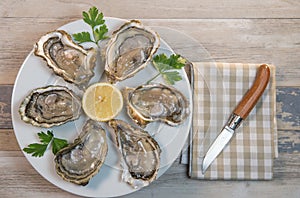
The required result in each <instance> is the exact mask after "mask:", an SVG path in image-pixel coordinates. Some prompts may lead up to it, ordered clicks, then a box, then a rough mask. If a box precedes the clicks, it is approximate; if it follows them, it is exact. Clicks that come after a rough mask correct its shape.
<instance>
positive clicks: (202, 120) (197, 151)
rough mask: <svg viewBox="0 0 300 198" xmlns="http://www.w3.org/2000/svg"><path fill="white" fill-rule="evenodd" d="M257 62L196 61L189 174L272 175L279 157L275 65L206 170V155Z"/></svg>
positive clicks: (248, 84)
mask: <svg viewBox="0 0 300 198" xmlns="http://www.w3.org/2000/svg"><path fill="white" fill-rule="evenodd" d="M258 67H259V65H258V64H232V63H194V114H193V132H192V133H191V138H192V143H191V146H190V162H189V163H190V171H189V173H190V177H191V178H198V179H225V180H230V179H233V180H235V179H237V180H269V179H272V168H273V159H274V157H277V155H278V153H277V128H276V117H275V115H276V112H275V106H276V103H275V97H276V95H275V67H273V66H270V69H271V78H270V82H269V84H268V86H267V88H266V90H265V92H264V94H263V95H262V97H261V99H260V100H259V101H258V103H257V105H256V106H255V107H254V109H253V110H252V111H251V113H250V114H249V116H248V118H247V119H246V120H244V121H243V123H242V125H241V126H240V127H239V128H238V129H237V130H236V133H235V135H234V136H233V138H232V140H231V142H230V143H229V144H228V145H227V147H225V149H224V150H223V152H222V153H221V154H220V155H219V156H218V157H217V158H216V159H215V160H214V161H213V163H212V164H211V166H210V167H209V168H208V170H207V171H206V172H205V174H204V175H203V174H202V170H201V165H202V160H203V156H204V155H205V153H206V151H207V150H208V148H209V145H210V144H211V143H212V142H213V141H214V139H215V138H216V137H217V135H218V134H219V133H220V131H221V129H222V128H223V126H224V125H225V124H226V123H227V120H228V118H229V116H230V115H231V113H232V111H233V110H234V108H235V107H236V105H237V104H238V103H239V101H240V100H241V99H242V98H243V95H244V94H245V93H246V92H247V90H248V89H249V88H250V87H251V85H252V83H253V81H254V79H255V77H256V71H257V68H258Z"/></svg>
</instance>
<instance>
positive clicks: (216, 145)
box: [202, 64, 270, 174]
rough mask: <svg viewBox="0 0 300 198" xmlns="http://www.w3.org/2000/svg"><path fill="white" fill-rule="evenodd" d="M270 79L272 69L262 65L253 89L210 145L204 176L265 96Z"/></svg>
mask: <svg viewBox="0 0 300 198" xmlns="http://www.w3.org/2000/svg"><path fill="white" fill-rule="evenodd" d="M269 79H270V68H269V66H268V65H267V64H263V65H260V67H259V68H258V71H257V74H256V78H255V81H254V82H253V85H252V87H251V88H250V89H249V90H248V92H247V93H246V94H245V95H244V97H243V99H242V100H241V101H240V103H239V104H238V105H237V106H236V108H235V110H234V111H233V113H232V114H231V116H230V118H229V119H228V122H227V123H226V125H225V127H224V128H223V129H222V131H221V133H220V134H219V135H218V136H217V138H216V139H215V140H214V142H213V143H212V144H211V145H210V147H209V149H208V151H207V153H206V154H205V156H204V159H203V161H202V174H204V173H205V171H206V170H207V169H208V167H209V166H210V165H211V163H212V162H213V161H214V159H215V158H217V157H218V155H219V154H220V153H221V152H222V150H223V149H224V148H225V147H226V145H227V144H228V143H229V142H230V140H231V139H232V137H233V134H234V132H235V130H236V129H237V128H238V127H239V126H240V124H241V122H242V121H243V120H245V119H246V118H247V116H248V115H249V113H250V111H251V110H252V109H253V107H254V106H255V105H256V103H257V101H258V99H259V98H260V96H261V95H262V94H263V92H264V90H265V88H266V86H267V84H268V82H269Z"/></svg>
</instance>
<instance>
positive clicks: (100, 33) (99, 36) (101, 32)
mask: <svg viewBox="0 0 300 198" xmlns="http://www.w3.org/2000/svg"><path fill="white" fill-rule="evenodd" d="M107 32H108V29H107V27H106V25H102V26H100V27H99V28H96V29H95V31H94V37H95V41H96V42H98V41H100V40H103V39H106V38H108V36H105V34H106V33H107Z"/></svg>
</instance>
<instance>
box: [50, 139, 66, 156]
mask: <svg viewBox="0 0 300 198" xmlns="http://www.w3.org/2000/svg"><path fill="white" fill-rule="evenodd" d="M66 146H68V142H67V140H64V139H59V138H53V141H52V152H53V154H54V155H55V154H56V153H57V152H58V151H59V150H60V149H62V148H65V147H66Z"/></svg>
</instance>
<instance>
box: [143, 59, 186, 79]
mask: <svg viewBox="0 0 300 198" xmlns="http://www.w3.org/2000/svg"><path fill="white" fill-rule="evenodd" d="M152 63H153V65H154V67H155V68H156V69H157V71H158V72H159V74H161V75H162V77H163V78H164V80H165V81H166V83H168V84H171V85H174V84H175V82H176V81H180V80H182V77H181V76H180V74H179V72H177V71H169V70H174V69H181V68H182V67H184V66H185V64H186V59H184V58H182V57H181V56H180V55H178V54H172V55H171V56H170V57H167V56H166V55H165V54H159V55H156V56H154V57H153V59H152ZM158 76H159V75H156V76H154V77H153V78H152V79H151V80H149V81H148V82H147V83H150V82H151V81H152V80H154V79H155V78H156V77H158Z"/></svg>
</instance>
